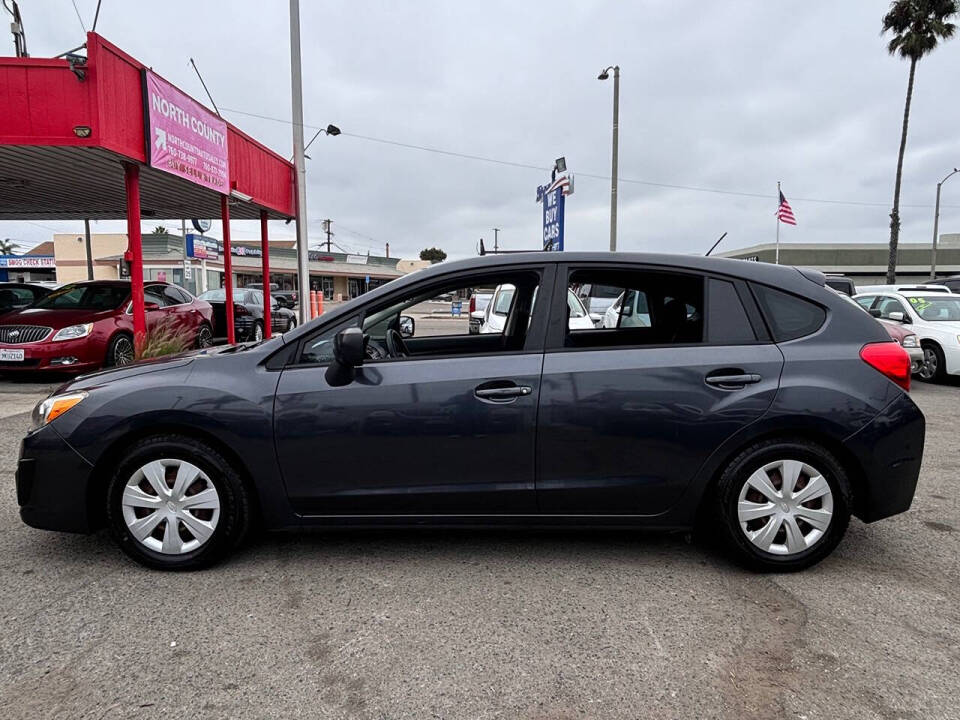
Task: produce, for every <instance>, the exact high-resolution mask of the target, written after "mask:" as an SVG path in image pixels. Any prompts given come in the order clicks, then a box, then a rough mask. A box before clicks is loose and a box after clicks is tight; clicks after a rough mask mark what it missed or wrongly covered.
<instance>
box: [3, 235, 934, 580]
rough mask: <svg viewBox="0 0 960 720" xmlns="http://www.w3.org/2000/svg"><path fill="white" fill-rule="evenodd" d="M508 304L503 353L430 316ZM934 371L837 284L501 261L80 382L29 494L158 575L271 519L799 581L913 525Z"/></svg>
mask: <svg viewBox="0 0 960 720" xmlns="http://www.w3.org/2000/svg"><path fill="white" fill-rule="evenodd" d="M497 286H503V287H505V288H508V289H509V288H512V293H511V296H510V298H509V301H508V302H504V304H503V307H502V308H500V311H502V312H503V313H504V318H503V330H502V331H501V332H491V333H484V334H470V333H469V330H468V319H467V318H466V317H465V316H464V317H463V319H462V320H457V319H451V318H450V317H449V311H448V313H447V315H444V314H443V312H442V310H443V308H440V311H438V310H437V304H436V303H434V302H431V299H433V298H436V297H438V296H439V295H441V294H443V293H458V294H460V296H466V293H468V292H469V290H470V289H471V288H489V287H497ZM585 288H590V290H589V292H601V293H604V296H605V297H607V296H611V297H621V296H622V298H623V301H622V302H620V303H619V309H618V310H617V315H616V317H613V316H612V315H611V316H610V317H606V316H605V318H604V322H603V327H590V323H584V322H583V318H576V320H577V321H576V322H574V321H573V320H574V318H571V317H570V313H571V309H570V306H569V303H568V297H569V294H570V293H569V292H568V290H573V291H574V292H577V291H580V290H582V289H585ZM584 292H587V291H586V290H584ZM609 314H610V313H609V312H608V315H609ZM461 325H462V327H461ZM611 325H612V327H611ZM909 368H910V363H909V359H908V357H907V355H906V353H905V352H904V351H903V349H902V348H901V347H900V346H899V345H897V344H896V343H895V342H892V341H891V340H890V338H889V336H888V335H887V333H886V331H885V330H884V329H883V328H882V327H881V326H880V325H879V324H878V323H877V322H876V321H875V320H873V319H872V318H871V317H869V316H868V315H867V314H866V313H863V312H862V311H860V310H859V309H858V308H856V307H853V306H851V305H850V304H849V303H848V302H846V301H844V300H843V299H842V298H840V297H838V296H837V295H836V294H835V293H834V292H832V291H830V290H828V289H827V288H826V287H824V276H823V275H821V274H820V273H817V272H812V271H806V270H799V269H796V268H792V267H781V266H773V265H768V264H762V263H750V262H743V261H737V260H725V259H719V258H699V257H681V256H669V255H633V254H622V253H621V254H599V253H595V254H594V253H591V254H581V253H533V254H524V255H508V256H495V257H489V256H488V257H484V258H478V259H474V260H467V261H462V262H451V263H443V264H440V265H436V266H434V267H432V268H430V269H428V270H425V271H421V272H417V273H415V274H412V275H409V276H407V277H405V278H402V279H400V280H396V281H394V282H391V283H389V284H387V285H385V286H383V287H380V288H378V289H376V290H374V291H372V292H370V293H368V294H366V295H364V296H362V297H361V298H358V299H356V300H354V301H352V302H349V303H346V304H345V305H343V306H341V307H340V308H338V309H336V310H335V311H333V312H330V313H328V314H326V315H324V316H322V317H320V318H318V319H316V320H314V321H313V322H311V323H308V324H306V325H304V326H302V327H299V328H297V329H295V330H293V331H291V332H289V333H286V334H285V335H283V336H279V337H275V338H273V339H271V340H268V341H265V342H261V343H256V344H253V343H251V344H243V345H238V346H232V347H228V348H217V349H207V350H203V351H198V352H194V353H191V354H187V355H182V356H178V357H174V358H171V359H167V360H165V361H157V362H149V363H143V364H138V365H134V366H128V367H126V368H122V369H118V370H112V371H108V372H103V373H98V374H95V375H89V376H86V377H81V378H78V379H77V380H75V381H74V382H71V383H69V384H67V385H64V386H63V387H61V388H59V389H58V390H57V391H56V392H55V393H54V394H53V395H51V397H49V398H47V399H46V400H44V401H43V402H42V403H40V404H39V405H38V406H37V409H36V411H35V413H34V422H33V428H32V429H31V431H30V432H29V434H28V435H27V436H26V438H25V439H24V441H23V447H22V452H21V457H20V460H19V464H18V467H17V497H18V501H19V503H20V506H21V509H20V512H21V516H22V518H23V520H24V521H25V522H26V523H28V524H29V525H32V526H34V527H37V528H46V529H52V530H67V531H77V532H89V531H91V530H94V529H95V528H97V527H100V526H101V525H103V524H106V525H108V526H109V528H110V529H111V531H112V533H113V535H114V537H115V538H116V540H117V542H118V543H119V545H120V546H121V547H122V548H123V549H124V550H125V551H126V552H127V553H128V554H129V555H131V556H132V557H133V558H135V559H136V560H137V561H139V562H141V563H143V564H145V565H149V566H151V567H155V568H174V569H176V568H194V567H200V566H204V565H207V564H210V563H211V562H213V561H215V560H216V559H218V558H220V557H222V556H223V555H225V554H226V553H227V552H228V551H230V550H231V549H233V548H235V547H236V546H237V545H238V543H240V541H242V540H243V538H244V536H245V534H246V533H247V529H248V528H249V527H250V525H251V524H252V523H253V522H254V521H256V522H258V523H259V524H261V525H263V526H265V527H267V528H269V529H292V528H300V527H306V526H317V527H332V526H344V525H353V526H367V527H371V526H376V527H384V526H419V525H425V524H429V525H446V526H454V525H470V526H476V525H511V526H518V525H520V526H556V525H576V526H593V527H600V526H603V527H610V526H617V527H628V526H630V527H633V526H643V527H652V528H660V529H665V530H687V529H690V528H693V527H694V526H697V525H699V524H702V525H705V526H708V527H711V528H712V529H713V532H714V533H715V535H712V537H721V538H722V539H723V540H724V542H725V543H726V545H727V546H728V547H729V548H730V549H731V550H732V551H733V553H734V554H735V555H736V556H737V557H738V558H739V559H740V560H741V561H743V562H745V563H746V564H748V565H749V566H752V567H755V568H758V569H770V570H796V569H800V568H804V567H807V566H809V565H811V564H813V563H815V562H817V561H818V560H820V559H822V558H823V557H825V556H826V555H827V554H829V553H830V552H831V551H832V550H833V548H834V547H835V546H836V545H837V543H839V542H840V540H841V538H842V536H843V534H844V531H845V529H846V527H847V523H848V521H849V518H850V515H851V514H853V515H856V516H858V517H859V518H861V519H862V520H864V521H866V522H872V521H874V520H880V519H882V518H885V517H887V516H889V515H893V514H895V513H900V512H903V511H905V510H907V509H908V508H909V507H910V503H911V500H912V498H913V494H914V489H915V487H916V483H917V477H918V473H919V469H920V461H921V457H922V453H923V439H924V419H923V415H922V414H921V413H920V411H919V410H918V409H917V407H916V405H915V404H914V403H913V401H912V400H911V399H910V397H909V395H908V394H907V392H906V390H907V389H908V388H909V381H910V371H909Z"/></svg>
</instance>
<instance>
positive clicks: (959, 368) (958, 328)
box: [853, 290, 960, 381]
mask: <svg viewBox="0 0 960 720" xmlns="http://www.w3.org/2000/svg"><path fill="white" fill-rule="evenodd" d="M853 299H854V300H855V301H856V302H857V303H858V304H859V305H861V306H862V307H863V308H865V309H866V310H868V311H869V312H870V314H871V315H873V316H874V317H876V318H880V319H883V320H893V321H895V322H900V323H903V324H904V325H907V326H909V328H910V330H911V331H912V332H914V333H916V334H917V337H919V338H920V347H922V348H923V363H922V364H921V366H920V369H919V371H918V372H917V374H918V375H919V376H920V377H921V378H923V379H924V380H932V381H941V380H943V378H944V376H946V375H960V295H954V294H952V293H944V292H921V291H919V290H917V291H914V290H902V291H900V292H867V293H861V294H859V295H856V296H854V298H853Z"/></svg>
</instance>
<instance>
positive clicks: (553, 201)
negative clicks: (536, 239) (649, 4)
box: [537, 186, 566, 250]
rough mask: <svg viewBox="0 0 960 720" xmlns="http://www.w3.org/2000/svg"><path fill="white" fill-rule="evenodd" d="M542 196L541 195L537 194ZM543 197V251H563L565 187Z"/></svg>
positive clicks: (545, 193) (557, 188) (543, 194)
mask: <svg viewBox="0 0 960 720" xmlns="http://www.w3.org/2000/svg"><path fill="white" fill-rule="evenodd" d="M537 194H538V195H540V193H539V192H538V193H537ZM542 197H543V249H544V250H563V207H564V203H565V201H566V196H565V195H564V194H563V187H562V186H560V187H556V188H554V189H553V190H549V191H546V192H543V193H542Z"/></svg>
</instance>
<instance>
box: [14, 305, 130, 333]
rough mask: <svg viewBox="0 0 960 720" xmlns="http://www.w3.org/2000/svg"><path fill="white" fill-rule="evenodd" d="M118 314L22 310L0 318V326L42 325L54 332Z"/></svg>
mask: <svg viewBox="0 0 960 720" xmlns="http://www.w3.org/2000/svg"><path fill="white" fill-rule="evenodd" d="M118 312H120V310H119V309H114V310H99V311H97V310H63V309H50V310H48V309H46V308H24V309H23V310H17V311H15V312H11V313H7V314H6V315H3V316H2V317H0V324H3V325H42V326H44V327H51V328H53V329H54V330H59V329H60V328H65V327H69V326H70V325H80V324H82V323H88V322H96V321H97V320H103V319H104V318H108V317H111V316H112V315H115V314H116V313H118Z"/></svg>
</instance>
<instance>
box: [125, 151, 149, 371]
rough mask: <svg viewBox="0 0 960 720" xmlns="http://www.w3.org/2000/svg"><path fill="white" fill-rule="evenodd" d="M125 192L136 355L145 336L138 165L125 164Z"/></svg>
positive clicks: (145, 318) (145, 321)
mask: <svg viewBox="0 0 960 720" xmlns="http://www.w3.org/2000/svg"><path fill="white" fill-rule="evenodd" d="M123 180H124V186H125V187H126V191H127V252H128V253H129V254H130V298H131V300H132V301H133V346H134V348H135V350H136V353H137V354H139V352H140V348H141V346H142V344H143V338H144V336H145V335H146V333H147V313H146V311H145V310H144V307H143V304H144V297H143V243H142V241H141V237H140V166H139V165H136V164H135V163H124V165H123Z"/></svg>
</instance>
